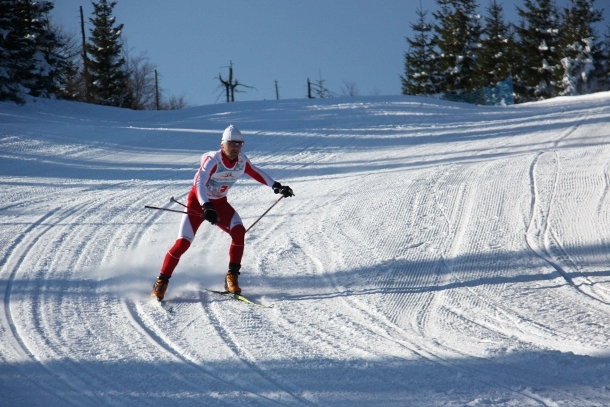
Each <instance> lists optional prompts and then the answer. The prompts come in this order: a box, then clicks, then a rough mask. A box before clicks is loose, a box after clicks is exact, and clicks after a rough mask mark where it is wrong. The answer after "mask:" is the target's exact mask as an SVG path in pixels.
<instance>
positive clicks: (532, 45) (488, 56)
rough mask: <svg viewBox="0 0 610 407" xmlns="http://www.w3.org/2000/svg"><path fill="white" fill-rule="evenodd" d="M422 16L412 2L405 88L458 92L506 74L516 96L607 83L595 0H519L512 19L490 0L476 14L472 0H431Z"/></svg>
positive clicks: (605, 46) (609, 39)
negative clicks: (562, 3) (562, 1)
mask: <svg viewBox="0 0 610 407" xmlns="http://www.w3.org/2000/svg"><path fill="white" fill-rule="evenodd" d="M436 3H437V5H438V6H439V7H438V11H436V12H434V13H432V16H433V19H432V22H429V21H428V18H427V13H428V12H427V11H423V10H422V8H421V6H420V8H418V9H417V11H416V14H417V19H416V21H415V22H414V23H411V25H410V26H411V28H412V30H413V32H414V35H413V37H412V38H407V43H408V45H409V50H408V51H407V52H406V53H405V54H404V67H405V68H404V75H401V83H402V93H403V94H405V95H435V94H441V93H456V94H464V93H468V92H472V91H474V90H477V89H480V88H481V87H483V86H485V87H493V86H495V85H496V84H498V83H499V82H500V81H502V80H504V79H506V78H508V77H511V78H512V82H513V92H514V94H513V97H514V100H515V102H516V103H522V102H528V101H535V100H542V99H547V98H552V97H555V96H563V95H566V96H567V95H582V94H588V93H593V92H599V91H605V90H609V89H610V29H609V32H608V34H606V35H605V36H604V37H603V38H601V37H600V36H599V35H598V34H597V32H596V29H595V26H596V24H597V23H599V22H600V21H602V18H603V17H602V16H603V15H602V10H599V9H596V8H595V4H594V3H595V0H571V1H570V6H569V7H567V8H564V9H561V10H560V9H558V7H557V6H556V4H555V2H554V1H553V0H525V2H524V4H523V6H521V7H519V6H517V14H518V15H519V18H520V21H519V23H518V24H513V23H510V22H507V21H506V20H505V19H504V9H503V7H502V5H501V4H500V3H498V2H497V1H496V0H492V1H491V3H490V5H489V6H488V7H487V9H486V12H487V13H486V16H485V19H484V21H482V19H481V16H480V15H478V14H477V12H476V10H477V8H478V6H479V5H478V3H477V0H436Z"/></svg>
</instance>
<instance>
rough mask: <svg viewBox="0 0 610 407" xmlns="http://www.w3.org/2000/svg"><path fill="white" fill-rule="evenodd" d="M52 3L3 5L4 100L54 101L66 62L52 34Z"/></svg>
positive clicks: (0, 64) (0, 68) (0, 67)
mask: <svg viewBox="0 0 610 407" xmlns="http://www.w3.org/2000/svg"><path fill="white" fill-rule="evenodd" d="M52 8H53V3H51V2H49V1H31V0H3V1H0V100H6V99H8V100H13V101H15V102H18V103H23V102H24V99H23V97H24V96H25V95H26V94H30V95H33V96H44V97H50V96H52V95H53V94H54V93H55V92H56V90H57V82H56V75H57V73H58V71H59V69H60V67H61V63H62V60H61V58H59V57H58V56H57V55H56V54H55V53H54V50H55V49H56V48H57V47H58V46H60V44H59V42H58V40H57V38H56V37H55V35H54V34H53V32H52V31H51V30H50V28H49V25H48V20H47V17H46V16H47V14H48V12H49V11H50V10H51V9H52Z"/></svg>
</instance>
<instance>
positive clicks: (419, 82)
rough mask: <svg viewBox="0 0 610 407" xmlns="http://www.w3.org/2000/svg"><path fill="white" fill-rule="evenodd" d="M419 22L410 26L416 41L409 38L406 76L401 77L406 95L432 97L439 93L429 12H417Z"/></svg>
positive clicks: (406, 55) (419, 10) (406, 54)
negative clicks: (427, 17) (427, 18)
mask: <svg viewBox="0 0 610 407" xmlns="http://www.w3.org/2000/svg"><path fill="white" fill-rule="evenodd" d="M416 13H417V17H418V20H417V22H416V23H415V24H410V25H411V29H412V30H413V31H414V32H415V37H414V39H409V38H407V43H408V44H409V52H407V53H405V75H404V76H401V82H402V93H403V94H404V95H431V94H434V93H437V92H438V83H439V82H440V80H439V78H438V73H437V72H438V70H437V63H436V62H437V54H436V51H435V49H434V42H433V41H432V38H431V36H430V32H431V31H432V26H431V25H430V24H428V23H427V22H426V14H427V11H425V12H424V11H422V10H421V8H418V9H417V10H416Z"/></svg>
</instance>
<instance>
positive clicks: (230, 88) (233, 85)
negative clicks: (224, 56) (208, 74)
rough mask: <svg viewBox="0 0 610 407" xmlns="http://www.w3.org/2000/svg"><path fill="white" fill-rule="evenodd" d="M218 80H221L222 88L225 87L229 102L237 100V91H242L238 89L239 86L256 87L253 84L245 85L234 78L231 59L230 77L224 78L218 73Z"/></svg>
mask: <svg viewBox="0 0 610 407" xmlns="http://www.w3.org/2000/svg"><path fill="white" fill-rule="evenodd" d="M218 80H220V83H221V85H220V88H221V89H222V88H223V87H224V90H225V95H226V97H227V102H235V93H236V92H240V91H239V90H236V89H237V87H238V86H243V87H244V88H250V89H256V88H254V87H253V86H248V85H244V84H243V83H239V81H238V80H237V79H235V80H233V61H229V78H228V79H224V78H223V77H222V75H220V74H218Z"/></svg>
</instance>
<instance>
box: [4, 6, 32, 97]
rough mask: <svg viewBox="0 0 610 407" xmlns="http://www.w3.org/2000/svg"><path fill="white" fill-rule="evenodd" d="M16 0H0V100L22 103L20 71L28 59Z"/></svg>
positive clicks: (22, 25) (22, 90)
mask: <svg viewBox="0 0 610 407" xmlns="http://www.w3.org/2000/svg"><path fill="white" fill-rule="evenodd" d="M17 3H18V1H17V0H15V1H8V0H7V1H0V100H12V101H14V102H17V103H23V102H24V100H23V95H24V93H25V92H24V88H23V86H22V85H21V83H20V73H21V72H22V71H23V70H24V69H26V68H25V67H24V66H23V62H24V61H27V60H29V58H28V55H27V52H26V50H27V48H28V41H27V40H26V38H25V26H24V24H23V23H22V21H20V19H19V16H18V11H17Z"/></svg>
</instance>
